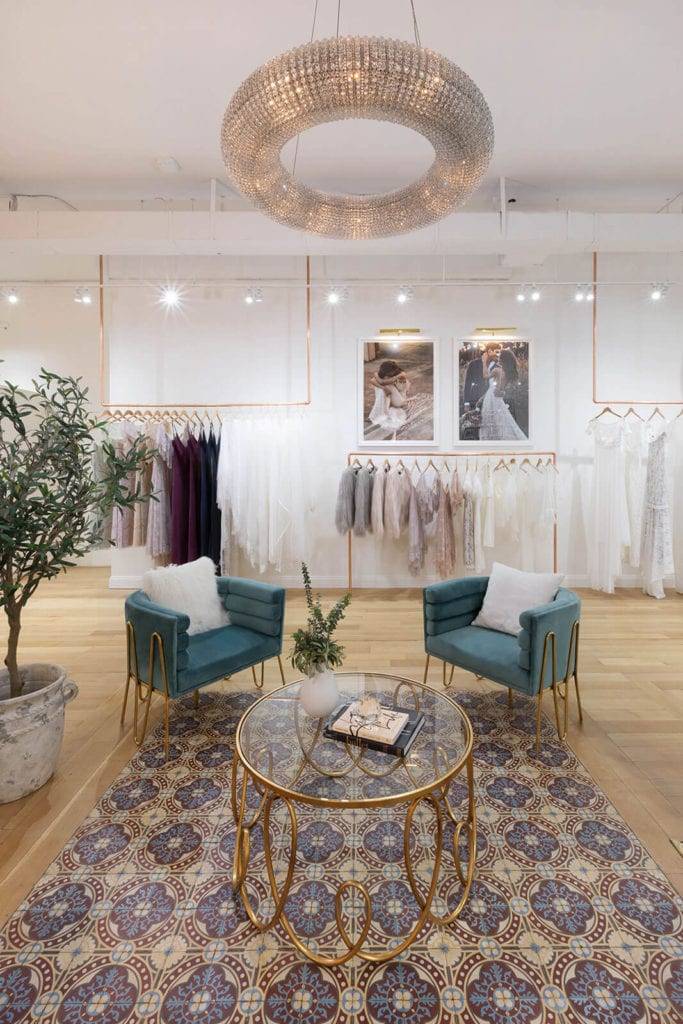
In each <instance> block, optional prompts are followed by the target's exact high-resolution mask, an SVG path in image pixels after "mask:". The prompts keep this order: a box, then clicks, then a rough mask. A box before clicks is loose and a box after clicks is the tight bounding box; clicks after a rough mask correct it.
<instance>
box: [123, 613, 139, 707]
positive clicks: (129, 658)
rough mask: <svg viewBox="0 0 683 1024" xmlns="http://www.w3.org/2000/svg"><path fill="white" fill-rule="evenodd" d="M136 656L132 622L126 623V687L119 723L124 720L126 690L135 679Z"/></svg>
mask: <svg viewBox="0 0 683 1024" xmlns="http://www.w3.org/2000/svg"><path fill="white" fill-rule="evenodd" d="M137 661H138V656H137V651H136V648H135V631H134V629H133V623H132V622H127V623H126V689H125V690H124V691H123V707H122V708H121V725H123V723H124V722H125V720H126V706H127V704H128V691H129V690H130V681H131V679H133V678H136V679H137V675H138V666H137ZM133 664H135V672H133Z"/></svg>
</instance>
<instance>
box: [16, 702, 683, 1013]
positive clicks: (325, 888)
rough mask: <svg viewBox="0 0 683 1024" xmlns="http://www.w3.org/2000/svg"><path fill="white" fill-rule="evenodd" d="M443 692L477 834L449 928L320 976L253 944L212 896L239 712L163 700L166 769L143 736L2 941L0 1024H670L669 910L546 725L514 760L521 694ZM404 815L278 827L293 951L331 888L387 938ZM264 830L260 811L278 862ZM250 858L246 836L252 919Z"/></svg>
mask: <svg viewBox="0 0 683 1024" xmlns="http://www.w3.org/2000/svg"><path fill="white" fill-rule="evenodd" d="M456 698H457V699H458V700H459V701H460V702H461V704H462V705H463V706H464V707H466V709H467V711H468V713H469V715H470V718H471V720H472V724H473V726H474V732H475V736H476V748H475V757H476V785H477V808H478V820H479V838H478V854H477V862H478V869H477V876H476V880H475V882H474V885H473V888H472V892H471V895H470V899H469V902H468V904H467V906H466V908H465V910H464V912H463V914H462V916H461V917H460V918H459V920H458V921H457V922H456V923H455V924H454V925H452V926H451V927H449V928H447V929H438V928H435V927H433V926H431V925H430V926H426V927H425V928H424V930H423V932H422V933H421V935H420V936H419V937H418V940H417V942H416V943H415V944H414V945H413V946H411V947H410V949H408V950H407V951H406V952H405V953H404V954H403V955H402V956H400V957H398V958H397V959H395V960H391V961H389V962H388V963H385V964H382V965H374V964H369V963H366V962H363V961H360V960H357V959H354V960H352V961H350V962H349V963H348V964H347V965H346V966H344V967H341V968H320V967H317V966H315V965H314V964H312V963H310V962H309V961H308V960H305V959H303V958H302V957H301V956H300V955H299V954H298V953H296V951H295V950H294V949H293V947H292V945H291V943H290V941H289V940H288V938H287V936H286V935H285V933H284V932H283V931H282V929H281V927H280V926H279V925H278V926H276V927H275V928H274V929H273V930H271V931H267V932H263V933H260V932H258V931H257V930H256V929H255V928H254V926H253V925H252V924H251V923H250V922H249V921H248V919H247V918H246V915H245V912H244V909H243V908H242V906H241V904H240V903H239V902H235V900H234V898H233V894H232V888H231V883H230V879H231V872H232V860H233V845H234V835H235V829H234V826H233V823H232V814H231V810H230V766H231V757H232V752H231V744H232V738H233V736H234V732H235V728H236V725H237V722H238V720H239V717H240V715H241V713H242V712H243V710H244V709H245V707H246V706H247V705H248V704H249V703H250V702H251V701H252V700H253V699H254V698H253V695H252V694H204V695H202V701H201V706H200V708H199V709H198V710H196V711H195V710H194V708H193V707H192V705H191V702H189V701H188V702H187V703H186V704H182V705H179V706H177V707H176V715H175V718H174V720H173V722H172V730H171V732H172V744H171V755H170V759H169V761H168V763H166V762H165V761H164V756H163V750H162V748H161V746H160V743H159V739H160V738H159V736H158V735H157V736H156V737H153V738H152V741H151V742H150V743H149V744H148V745H147V746H146V748H145V749H144V750H142V751H141V752H140V753H139V754H138V755H137V756H136V757H135V758H134V759H133V760H132V761H131V763H130V764H129V766H128V767H127V768H126V770H125V771H124V772H123V774H122V775H121V777H120V778H119V779H118V780H117V781H116V783H115V784H114V785H113V786H112V787H111V788H110V789H109V791H108V792H107V793H106V794H105V796H104V797H103V798H102V799H101V800H100V802H99V804H98V805H97V807H96V808H95V810H94V811H93V812H92V813H91V814H90V815H89V816H88V818H87V819H86V821H85V822H84V823H83V825H82V826H81V828H80V829H79V830H78V832H77V833H76V834H75V836H74V837H73V839H72V840H71V841H70V843H69V844H68V845H67V847H66V848H65V849H64V850H63V852H62V853H61V855H60V856H59V857H58V858H57V860H56V861H55V862H54V863H53V864H52V866H51V868H50V869H49V871H48V872H47V874H46V875H45V876H44V877H43V879H41V881H40V882H39V883H38V885H36V887H35V888H34V889H33V891H32V893H31V894H30V896H29V897H28V899H27V900H26V901H25V902H24V903H23V904H22V906H21V907H20V908H19V910H18V911H17V913H16V914H15V915H14V916H13V917H12V918H11V919H10V920H9V922H8V923H7V924H6V926H5V927H4V929H3V931H2V933H1V934H0V1022H1V1024H20V1022H23V1021H40V1022H42V1024H53V1022H54V1024H58V1022H59V1024H123V1022H126V1021H142V1022H150V1024H151V1022H159V1024H161V1022H163V1024H223V1022H238V1021H239V1022H242V1021H246V1022H253V1024H261V1022H268V1024H332V1022H348V1024H369V1022H372V1024H431V1022H441V1021H445V1022H451V1021H452V1022H456V1021H457V1022H467V1024H541V1022H548V1024H563V1022H570V1021H571V1022H581V1024H585V1022H589V1024H640V1022H656V1024H659V1022H661V1024H665V1022H666V1024H674V1022H675V1021H683V920H682V918H683V901H681V900H680V899H679V898H678V897H677V896H676V895H675V894H674V892H673V891H672V889H671V887H670V886H669V884H668V883H667V881H666V879H665V877H664V875H663V874H662V873H661V871H659V869H658V868H657V866H656V864H655V863H654V862H653V861H652V859H651V858H650V857H649V856H648V854H647V852H646V850H644V849H643V847H642V846H641V844H640V843H639V842H638V840H637V839H636V837H635V836H634V835H633V833H632V832H631V831H630V830H629V829H628V828H627V827H626V826H625V824H624V822H623V821H622V820H621V818H620V817H619V815H618V814H617V812H616V811H615V809H614V808H613V807H612V806H611V805H610V804H609V802H608V801H607V799H606V798H605V796H604V795H603V793H602V792H601V791H600V790H599V789H598V788H597V786H596V785H595V783H594V782H593V781H592V779H591V778H590V776H589V775H588V774H587V772H586V770H585V769H584V768H583V766H582V765H581V764H580V763H579V762H578V761H577V759H576V758H575V757H574V756H573V754H572V753H571V751H570V750H569V749H568V748H566V747H563V746H560V745H558V744H557V743H556V742H554V739H553V738H554V736H555V733H554V727H553V726H552V725H551V723H550V722H545V723H544V743H543V747H542V750H541V752H540V754H538V755H537V754H536V753H535V751H534V742H533V737H534V727H535V726H534V713H533V711H534V706H533V704H532V702H530V701H529V702H525V701H523V700H522V699H521V698H520V699H517V698H516V707H515V710H514V712H511V711H509V710H508V708H507V695H506V694H505V693H500V694H498V693H486V694H481V693H471V692H461V693H459V694H456ZM457 786H458V783H455V787H456V789H457ZM463 789H464V787H463ZM462 795H463V794H458V793H457V792H456V793H455V794H453V797H454V800H457V799H458V798H459V796H462ZM280 803H281V802H280ZM404 814H405V809H404V808H403V809H392V808H388V809H386V808H385V809H380V810H376V811H363V812H358V811H347V812H344V813H342V812H339V811H330V812H321V811H319V810H315V809H312V810H311V812H310V816H309V817H307V816H306V814H302V815H301V816H300V822H299V846H298V850H299V853H298V867H297V873H296V876H295V882H294V886H293V888H292V891H291V893H290V897H289V900H288V912H289V916H290V920H291V921H292V922H293V924H294V925H295V926H296V929H297V931H298V932H299V934H300V935H302V936H304V937H306V939H307V941H308V942H309V943H310V944H311V945H312V947H313V948H317V949H323V948H333V947H334V943H335V936H336V934H337V933H336V923H335V912H334V899H333V892H334V890H336V888H337V887H338V885H339V884H340V883H341V882H342V881H343V880H345V879H349V878H359V879H362V880H364V881H365V882H366V884H367V885H368V888H369V889H370V891H371V893H372V900H373V914H374V923H373V926H372V927H373V933H372V937H373V939H374V941H375V943H376V944H377V946H378V948H383V947H384V948H386V946H387V945H388V944H391V943H396V942H397V941H398V940H399V939H400V936H402V935H405V934H408V932H409V930H410V927H411V922H412V921H414V920H415V917H416V915H417V906H416V904H415V902H414V899H413V897H412V894H411V891H410V889H409V887H408V885H407V884H406V880H405V875H404V869H403V849H402V844H403V820H402V817H403V815H404ZM285 824H286V821H285V817H284V816H283V817H282V818H278V816H277V815H276V820H275V822H274V826H273V828H274V844H275V847H276V848H278V846H279V848H280V849H281V850H284V849H285V848H286V847H287V844H288V841H289V840H288V835H287V829H286V828H285ZM433 828H434V821H433V816H430V814H429V811H428V810H426V809H425V811H424V813H423V814H422V815H419V814H418V815H416V822H415V828H414V829H413V842H414V843H415V844H418V845H419V844H422V845H423V846H424V848H425V850H427V851H429V850H431V848H432V837H431V836H430V829H433ZM259 858H262V839H261V843H260V844H259V840H258V833H257V832H255V833H254V836H253V840H252V871H251V875H252V876H253V879H254V880H253V882H252V883H251V885H252V887H253V894H254V898H255V899H257V900H258V899H260V900H261V908H262V909H263V911H264V913H265V912H266V911H267V910H268V906H269V902H268V890H267V887H266V885H265V884H264V883H265V873H264V871H263V870H261V871H259V865H260V866H261V868H262V866H263V860H262V859H261V860H259ZM451 865H452V861H451V860H450V858H449V856H448V855H445V861H444V869H443V871H442V882H441V885H440V888H439V893H438V898H439V899H440V900H442V902H443V904H445V905H449V904H450V902H451V900H452V899H455V898H457V887H458V885H459V883H458V882H457V879H456V878H455V873H454V872H453V871H452V868H451ZM330 883H331V884H330ZM270 908H271V911H272V904H270Z"/></svg>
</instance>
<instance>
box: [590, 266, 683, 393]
mask: <svg viewBox="0 0 683 1024" xmlns="http://www.w3.org/2000/svg"><path fill="white" fill-rule="evenodd" d="M605 283H606V284H611V283H612V282H605ZM599 287H604V284H601V285H598V254H597V252H594V253H593V310H592V313H593V321H592V351H593V405H655V406H658V405H683V402H681V400H680V398H679V399H676V400H673V399H661V398H660V399H649V400H648V401H641V399H639V398H599V397H598V299H599V295H598V288H599Z"/></svg>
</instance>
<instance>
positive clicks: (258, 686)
mask: <svg viewBox="0 0 683 1024" xmlns="http://www.w3.org/2000/svg"><path fill="white" fill-rule="evenodd" d="M264 665H265V662H263V661H262V662H261V681H260V682H258V681H257V679H256V666H255V665H252V666H251V676H252V679H253V680H254V686H255V687H256V689H257V690H262V689H263V673H264V671H265V670H264Z"/></svg>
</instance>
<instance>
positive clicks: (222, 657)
mask: <svg viewBox="0 0 683 1024" xmlns="http://www.w3.org/2000/svg"><path fill="white" fill-rule="evenodd" d="M216 586H217V588H218V593H219V595H220V597H221V599H222V602H223V605H224V607H225V608H226V610H227V612H228V614H229V618H230V622H229V625H226V626H220V627H219V628H218V629H211V630H208V631H207V632H206V633H194V634H193V635H190V634H189V633H188V628H189V625H190V619H189V617H188V616H187V615H183V614H182V613H179V612H174V611H171V610H170V609H169V608H163V607H162V606H161V605H158V604H155V603H154V602H153V601H151V600H150V599H149V597H147V595H146V594H145V593H144V591H142V590H136V591H135V592H134V593H133V594H131V595H130V596H129V597H128V598H127V599H126V607H125V615H126V636H127V650H128V677H127V679H126V691H125V694H124V698H123V710H122V711H121V722H122V723H123V722H124V720H125V716H126V704H127V701H128V690H129V688H130V683H131V680H133V684H134V697H135V703H134V733H135V742H136V743H137V744H138V746H140V744H142V742H143V741H144V738H145V733H146V731H147V721H148V719H149V708H150V704H151V699H152V694H153V693H154V691H157V692H158V693H160V694H161V696H162V697H163V698H164V748H165V750H166V753H167V754H168V746H169V704H170V701H171V700H173V699H174V698H176V697H183V696H186V695H187V694H188V693H194V698H195V703H198V698H199V690H200V688H201V687H202V686H207V685H208V684H209V683H214V682H216V680H218V679H223V678H229V677H230V676H231V675H234V674H235V673H236V672H240V671H241V670H242V669H246V668H251V672H252V676H253V679H254V684H255V686H256V687H257V688H258V689H260V688H261V687H262V686H263V680H264V664H265V662H266V661H267V660H268V659H270V658H277V661H278V665H279V668H280V677H281V679H282V683H283V685H284V682H285V675H284V670H283V668H282V658H281V653H282V635H283V630H284V617H285V591H284V589H283V588H282V587H275V586H271V585H270V584H268V583H260V582H257V581H255V580H245V579H237V578H236V577H232V576H218V577H216ZM259 663H260V665H261V672H260V680H259V679H258V678H257V674H256V665H258V664H259ZM140 706H142V708H143V711H144V718H143V722H142V727H141V728H140V727H139V723H138V717H139V708H140Z"/></svg>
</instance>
